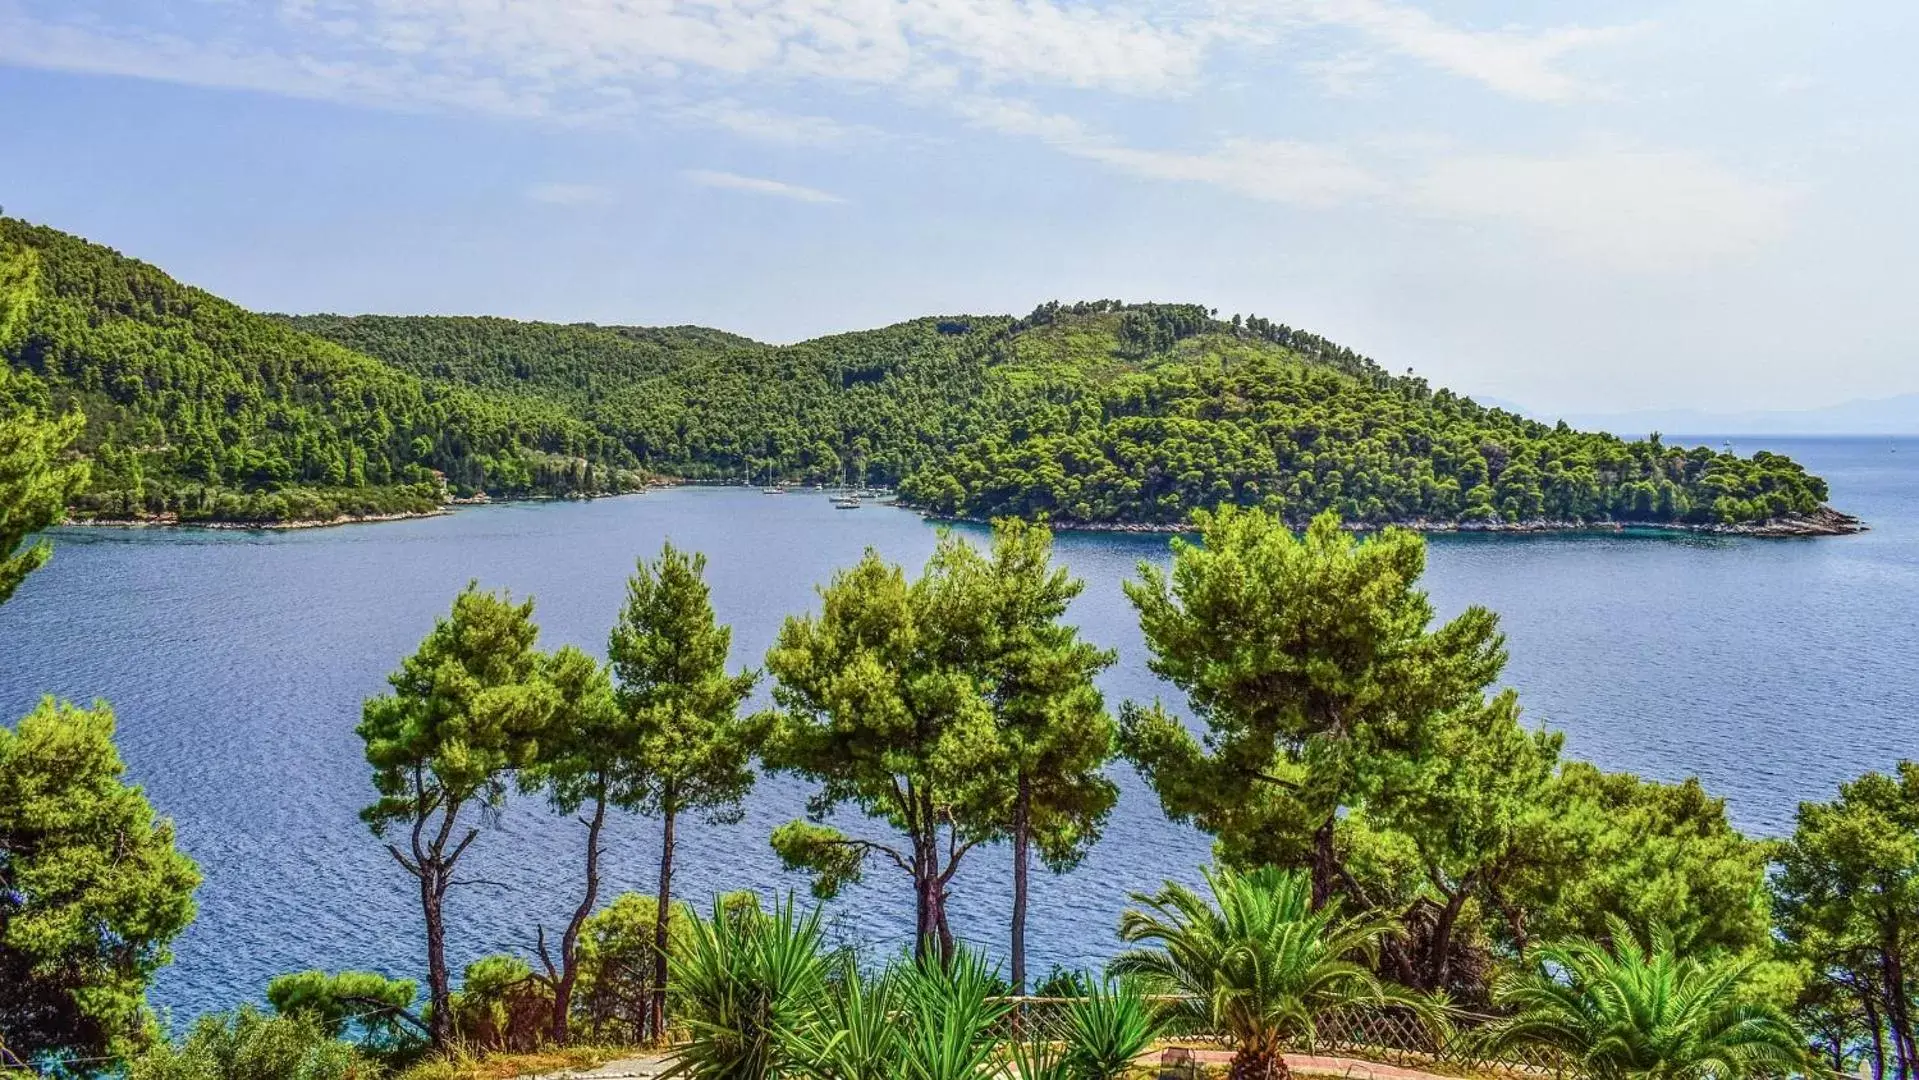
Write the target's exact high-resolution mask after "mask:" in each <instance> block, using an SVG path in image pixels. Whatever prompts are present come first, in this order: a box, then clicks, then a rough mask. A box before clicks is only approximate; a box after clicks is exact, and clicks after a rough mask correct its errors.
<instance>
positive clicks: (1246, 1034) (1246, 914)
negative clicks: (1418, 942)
mask: <svg viewBox="0 0 1919 1080" xmlns="http://www.w3.org/2000/svg"><path fill="white" fill-rule="evenodd" d="M1205 875H1206V885H1207V888H1208V891H1209V892H1210V893H1211V896H1210V897H1208V896H1202V895H1201V894H1200V893H1198V892H1197V891H1195V890H1193V889H1190V888H1187V887H1186V886H1184V885H1178V884H1174V883H1173V882H1170V881H1169V882H1167V883H1166V887H1165V888H1163V889H1161V890H1160V891H1159V892H1158V893H1157V894H1155V895H1152V896H1146V895H1143V894H1138V893H1136V894H1134V896H1133V900H1134V901H1135V902H1136V903H1138V904H1140V905H1142V909H1137V910H1129V911H1127V912H1126V913H1125V914H1124V915H1122V916H1121V917H1120V926H1119V934H1120V937H1121V938H1122V939H1123V940H1125V941H1127V942H1130V943H1133V944H1136V945H1137V944H1143V943H1149V944H1152V945H1154V946H1156V947H1153V948H1146V949H1134V950H1131V951H1129V952H1126V953H1123V954H1121V955H1120V956H1119V957H1118V958H1117V959H1116V960H1114V961H1113V965H1112V970H1113V971H1114V972H1115V973H1116V974H1120V975H1131V976H1136V977H1138V978H1140V979H1142V980H1144V981H1145V983H1146V985H1148V986H1149V987H1150V988H1151V989H1153V990H1155V991H1157V992H1159V993H1164V994H1168V995H1174V996H1177V997H1178V998H1179V999H1180V1004H1179V1005H1177V1006H1175V1012H1174V1017H1173V1019H1174V1020H1175V1021H1177V1022H1182V1023H1183V1024H1184V1025H1187V1026H1190V1027H1192V1028H1194V1029H1196V1030H1201V1031H1207V1032H1212V1033H1217V1034H1223V1035H1227V1036H1230V1037H1231V1038H1232V1040H1233V1043H1234V1045H1235V1046H1236V1047H1237V1052H1236V1053H1235V1054H1234V1056H1233V1063H1232V1068H1231V1069H1230V1070H1229V1071H1228V1073H1227V1076H1228V1077H1229V1080H1283V1078H1285V1077H1288V1076H1290V1075H1291V1072H1290V1070H1289V1069H1288V1068H1287V1067H1286V1060H1285V1057H1284V1056H1283V1053H1282V1051H1283V1049H1284V1047H1285V1046H1286V1045H1287V1043H1288V1042H1292V1041H1303V1042H1305V1043H1309V1044H1310V1043H1311V1042H1312V1041H1313V1038H1314V1035H1315V1033H1316V1028H1315V1020H1316V1018H1317V1017H1319V1016H1321V1015H1323V1014H1325V1013H1327V1012H1331V1011H1335V1010H1338V1009H1341V1008H1345V1007H1349V1006H1353V1005H1358V1004H1378V1005H1397V1006H1403V1007H1407V1008H1410V1009H1412V1010H1413V1011H1414V1013H1415V1014H1416V1015H1418V1016H1420V1017H1421V1018H1422V1019H1431V1018H1433V1017H1434V1016H1435V1015H1436V1014H1435V1012H1434V1009H1433V1006H1432V1003H1431V1002H1430V1001H1428V1000H1427V999H1425V998H1422V997H1419V996H1417V995H1415V994H1414V993H1413V992H1411V991H1409V990H1406V989H1404V988H1402V987H1398V986H1394V985H1392V984H1389V983H1382V982H1380V980H1379V979H1378V978H1377V977H1375V976H1374V975H1373V973H1372V970H1371V969H1370V968H1369V967H1368V964H1369V963H1370V962H1371V961H1372V960H1374V959H1376V958H1377V955H1378V950H1379V944H1380V942H1381V941H1382V940H1383V939H1384V938H1385V937H1387V935H1389V934H1393V933H1397V932H1398V927H1396V926H1395V925H1394V924H1393V923H1392V922H1391V921H1390V920H1387V919H1383V918H1372V917H1348V916H1346V915H1345V914H1344V913H1343V912H1342V911H1341V910H1340V905H1339V902H1338V900H1337V899H1335V900H1333V901H1330V902H1328V903H1327V904H1326V905H1325V906H1323V907H1321V908H1320V909H1319V910H1317V911H1315V910H1313V905H1312V883H1311V881H1310V880H1309V879H1308V878H1307V877H1306V876H1305V875H1304V874H1300V873H1296V872H1291V871H1284V870H1279V869H1276V868H1273V867H1265V868H1262V869H1259V870H1254V871H1250V872H1246V873H1241V872H1239V871H1235V870H1232V869H1229V868H1226V867H1219V868H1216V869H1210V870H1207V871H1205Z"/></svg>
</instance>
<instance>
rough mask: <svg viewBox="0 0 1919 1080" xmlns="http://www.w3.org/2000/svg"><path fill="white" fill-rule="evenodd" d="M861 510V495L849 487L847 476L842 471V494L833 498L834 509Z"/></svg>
mask: <svg viewBox="0 0 1919 1080" xmlns="http://www.w3.org/2000/svg"><path fill="white" fill-rule="evenodd" d="M859 508H860V493H859V492H858V491H855V490H853V489H852V488H851V487H850V486H848V485H847V483H846V474H845V473H844V472H843V471H842V472H841V474H840V493H839V494H838V495H835V496H833V509H835V510H858V509H859Z"/></svg>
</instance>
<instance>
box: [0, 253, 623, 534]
mask: <svg viewBox="0 0 1919 1080" xmlns="http://www.w3.org/2000/svg"><path fill="white" fill-rule="evenodd" d="M0 330H3V331H4V332H0V357H4V359H5V361H6V365H5V366H6V368H7V369H8V370H10V372H11V373H12V381H13V383H14V384H15V385H13V387H12V388H11V389H9V388H7V387H5V386H0V406H4V403H5V400H6V399H7V398H13V399H15V400H25V401H28V402H34V403H37V404H38V405H39V407H40V408H41V411H43V412H51V413H56V414H57V413H64V412H67V411H70V410H74V409H83V410H84V411H85V413H86V415H87V422H86V427H85V429H84V431H82V432H81V433H80V435H79V438H78V441H77V443H76V445H77V446H78V448H79V449H80V450H81V451H82V452H83V453H84V454H86V455H87V456H88V457H89V458H90V459H91V462H92V474H91V482H90V484H89V486H88V487H87V489H86V490H85V491H84V492H83V493H81V494H79V495H78V496H77V497H76V498H75V499H74V506H75V508H76V509H77V510H79V511H80V512H82V513H88V514H99V515H102V516H107V517H137V516H145V515H155V514H172V515H176V516H178V517H179V518H181V519H184V520H193V519H205V518H221V519H228V520H243V521H276V520H289V519H294V518H321V519H324V518H330V517H333V516H336V515H339V514H364V513H369V512H372V513H390V512H395V511H401V510H418V509H424V508H429V507H432V506H435V505H438V503H439V502H440V498H439V488H438V483H437V481H436V477H435V475H434V474H435V473H436V472H437V473H439V474H442V475H444V477H445V479H446V481H447V483H448V484H450V485H451V486H452V487H453V489H454V490H456V491H461V492H465V491H474V490H488V491H492V492H494V493H496V494H525V493H531V492H535V491H544V492H549V493H562V494H563V493H569V492H573V491H586V492H592V491H606V490H619V489H621V488H623V487H630V486H633V485H634V484H636V483H637V482H638V477H637V475H635V474H633V473H631V472H630V467H631V465H632V464H633V463H632V460H631V458H630V457H628V456H626V455H625V454H624V453H622V452H621V451H620V449H619V448H618V447H617V446H615V445H612V444H610V443H608V442H607V440H605V439H604V438H603V437H602V436H601V435H600V434H599V433H598V432H596V431H595V430H594V429H593V428H592V427H591V426H590V425H589V424H587V423H586V422H585V421H583V420H581V419H580V418H578V417H576V416H573V415H571V414H569V413H568V412H567V411H566V410H565V409H563V408H561V407H559V406H557V405H553V404H549V403H545V402H540V401H536V400H532V399H527V398H521V397H512V396H508V395H502V394H499V393H494V392H489V391H485V390H478V389H473V388H468V387H461V386H454V385H451V384H434V385H430V384H428V383H426V382H423V381H422V380H420V379H418V378H416V377H414V376H412V375H410V374H407V373H405V372H401V371H397V370H395V369H394V368H392V367H391V366H389V365H387V364H384V363H381V362H380V361H377V360H374V359H372V358H370V357H367V356H364V355H361V354H358V353H355V352H352V351H350V350H348V349H345V348H342V347H340V346H338V345H335V344H333V343H331V342H327V341H323V340H321V339H319V338H317V337H314V336H312V335H310V334H306V333H302V332H299V331H297V330H294V329H292V328H290V327H288V326H287V325H285V324H284V323H282V322H280V321H278V320H275V319H271V318H267V317H264V316H260V315H254V314H252V313H249V312H247V311H243V310H241V309H240V308H238V307H235V306H234V305H232V304H229V303H227V302H225V301H223V300H220V299H218V298H216V297H214V296H211V295H209V294H207V293H205V292H202V291H200V290H198V289H192V288H188V287H186V286H182V285H180V284H179V283H177V282H175V281H173V280H172V279H170V278H168V277H167V276H166V275H165V274H163V273H161V272H160V271H159V270H157V269H155V268H153V267H151V266H148V265H146V264H144V263H139V262H135V261H134V260H131V259H127V258H125V257H123V256H121V255H119V254H118V253H116V252H114V251H112V250H110V249H108V248H104V247H99V246H96V245H93V244H89V243H86V242H85V241H83V240H80V239H78V238H76V237H73V236H69V235H67V234H64V233H61V232H57V231H55V230H53V229H47V228H40V227H36V226H32V225H28V224H26V223H25V222H22V221H18V220H15V219H11V218H7V219H0ZM6 411H7V410H6V409H5V408H4V407H0V413H4V412H6Z"/></svg>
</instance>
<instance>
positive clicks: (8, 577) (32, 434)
mask: <svg viewBox="0 0 1919 1080" xmlns="http://www.w3.org/2000/svg"><path fill="white" fill-rule="evenodd" d="M6 378H7V373H6V370H5V369H4V368H0V384H4V383H5V381H6ZM4 391H5V388H4V386H3V385H0V604H4V603H6V602H7V598H8V597H10V596H12V595H13V590H14V589H16V588H18V587H19V585H20V581H21V579H23V578H25V577H26V576H27V575H28V574H30V573H32V572H33V571H34V570H37V569H39V568H40V566H41V565H42V564H44V563H45V562H46V561H47V558H48V556H49V555H51V553H52V552H51V549H49V548H48V547H47V545H46V543H45V542H44V541H42V542H41V543H38V544H34V545H33V546H31V547H27V548H24V549H23V548H21V546H20V545H21V544H22V543H24V542H25V541H26V539H27V537H29V536H31V535H33V534H34V533H36V532H39V531H40V530H41V529H44V528H46V527H47V526H49V525H51V524H53V523H54V522H57V521H59V520H60V518H61V516H62V515H63V514H64V513H65V512H66V505H67V500H68V499H69V498H71V497H72V496H73V495H74V493H75V492H77V491H79V490H80V488H81V486H82V485H84V484H85V483H86V479H87V466H86V462H84V461H79V460H62V458H61V453H62V452H63V451H64V450H65V449H66V448H67V447H68V446H69V445H70V444H71V443H72V442H73V440H74V437H75V436H77V435H78V434H79V433H80V429H81V426H82V421H81V418H80V414H79V413H77V412H76V413H69V414H68V415H66V416H65V417H62V418H61V419H58V420H53V421H45V420H41V419H39V418H38V417H37V416H36V415H35V414H33V413H32V412H24V413H21V414H19V415H16V416H12V417H9V416H6V415H5V405H6V401H5V392H4Z"/></svg>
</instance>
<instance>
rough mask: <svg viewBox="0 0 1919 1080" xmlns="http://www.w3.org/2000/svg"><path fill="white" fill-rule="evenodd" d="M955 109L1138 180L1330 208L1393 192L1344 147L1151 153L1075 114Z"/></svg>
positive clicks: (1008, 105) (1270, 142) (1003, 103)
mask: <svg viewBox="0 0 1919 1080" xmlns="http://www.w3.org/2000/svg"><path fill="white" fill-rule="evenodd" d="M955 107H956V108H957V109H958V110H959V112H960V114H961V115H962V116H964V117H965V118H966V119H968V120H969V121H971V122H973V123H975V124H977V125H979V126H981V127H986V128H990V129H992V130H995V131H1000V132H1003V133H1006V134H1012V135H1024V136H1028V137H1031V138H1036V139H1039V140H1040V141H1042V142H1044V143H1046V144H1047V145H1049V146H1051V147H1053V148H1054V149H1056V150H1059V151H1061V152H1063V153H1066V154H1070V155H1072V156H1074V157H1078V158H1084V159H1086V160H1089V161H1097V162H1100V163H1102V164H1104V165H1109V166H1111V167H1113V168H1115V169H1118V170H1120V171H1121V172H1125V173H1130V174H1132V175H1134V176H1142V177H1146V178H1148V179H1152V180H1172V181H1188V182H1194V183H1202V184H1209V185H1212V186H1214V187H1218V188H1223V189H1225V190H1227V191H1231V192H1234V193H1236V194H1239V195H1244V196H1247V197H1250V198H1254V199H1260V200H1264V201H1267V202H1279V203H1292V204H1295V205H1302V206H1329V205H1333V204H1335V203H1340V202H1344V201H1347V200H1349V199H1353V198H1357V197H1362V196H1368V195H1374V194H1378V193H1380V192H1381V191H1383V190H1384V188H1385V185H1384V184H1383V182H1382V181H1380V180H1379V179H1378V178H1377V177H1375V176H1374V175H1373V174H1372V173H1370V172H1368V171H1367V170H1366V169H1365V168H1364V167H1363V166H1361V165H1360V164H1359V163H1358V162H1356V161H1354V160H1353V158H1352V156H1351V155H1350V154H1348V153H1347V151H1346V150H1345V149H1344V148H1342V147H1339V146H1331V145H1324V144H1317V143H1306V142H1296V141H1292V140H1285V139H1247V138H1232V139H1226V140H1224V141H1222V142H1220V143H1219V144H1218V145H1217V146H1216V147H1215V148H1213V149H1211V150H1206V151H1197V152H1182V151H1173V150H1149V149H1141V148H1139V147H1133V146H1127V145H1125V144H1123V143H1120V142H1118V141H1117V140H1115V139H1113V138H1111V137H1109V136H1105V135H1101V134H1098V133H1096V132H1092V131H1089V130H1087V129H1086V128H1085V127H1084V126H1083V125H1081V124H1080V123H1079V121H1077V120H1075V119H1073V118H1072V117H1070V116H1063V115H1059V114H1053V113H1043V112H1040V111H1038V110H1035V109H1033V108H1031V107H1030V106H1027V105H1025V104H1023V103H1021V102H1017V101H1009V100H1005V99H1001V98H972V99H961V100H959V101H957V102H955Z"/></svg>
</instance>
